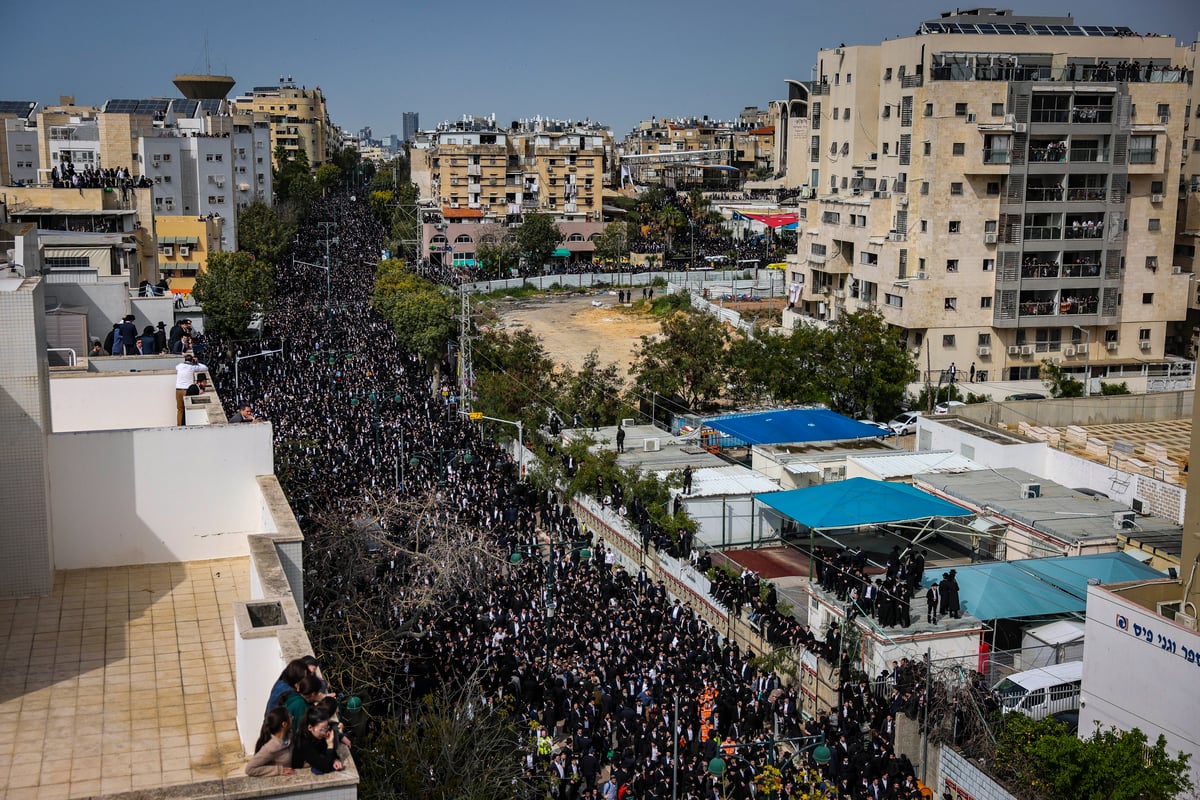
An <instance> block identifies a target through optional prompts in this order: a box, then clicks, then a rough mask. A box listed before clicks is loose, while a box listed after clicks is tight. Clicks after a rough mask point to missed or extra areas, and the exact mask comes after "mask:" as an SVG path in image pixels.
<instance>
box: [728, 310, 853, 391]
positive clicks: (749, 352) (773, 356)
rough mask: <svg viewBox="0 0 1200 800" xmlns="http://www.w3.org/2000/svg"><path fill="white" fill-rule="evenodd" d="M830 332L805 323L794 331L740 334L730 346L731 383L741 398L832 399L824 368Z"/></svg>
mask: <svg viewBox="0 0 1200 800" xmlns="http://www.w3.org/2000/svg"><path fill="white" fill-rule="evenodd" d="M830 339H831V337H830V334H829V333H828V332H827V331H826V330H824V329H822V328H818V327H817V326H815V325H804V324H801V325H799V326H797V327H796V329H795V330H793V331H792V332H791V334H790V335H788V334H783V333H774V332H771V331H764V332H761V333H759V335H758V336H756V337H754V338H753V339H751V338H750V337H748V336H737V337H735V338H734V340H733V344H732V345H731V346H730V348H729V354H728V365H729V383H730V392H731V394H732V395H733V396H734V398H736V399H738V400H741V401H773V402H776V403H785V404H793V403H818V402H826V401H827V399H828V387H827V384H826V381H825V376H824V371H825V367H826V360H827V359H826V354H827V353H828V351H829V346H830V345H829V343H830Z"/></svg>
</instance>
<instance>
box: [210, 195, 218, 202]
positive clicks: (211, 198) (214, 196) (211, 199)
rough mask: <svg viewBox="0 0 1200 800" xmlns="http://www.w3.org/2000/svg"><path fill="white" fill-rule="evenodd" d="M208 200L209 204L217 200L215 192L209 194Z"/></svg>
mask: <svg viewBox="0 0 1200 800" xmlns="http://www.w3.org/2000/svg"><path fill="white" fill-rule="evenodd" d="M208 202H209V203H210V204H211V203H216V202H217V196H216V195H215V194H210V195H209V196H208Z"/></svg>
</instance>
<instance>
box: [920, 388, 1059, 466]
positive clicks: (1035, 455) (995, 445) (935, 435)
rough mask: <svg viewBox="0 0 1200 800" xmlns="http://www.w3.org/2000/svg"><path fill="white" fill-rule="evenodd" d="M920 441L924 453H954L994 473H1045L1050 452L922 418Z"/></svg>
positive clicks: (1033, 444) (1035, 444)
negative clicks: (1010, 470) (1006, 469)
mask: <svg viewBox="0 0 1200 800" xmlns="http://www.w3.org/2000/svg"><path fill="white" fill-rule="evenodd" d="M986 405H994V404H986ZM1023 405H1024V404H1023ZM980 407H981V405H974V406H963V408H980ZM956 410H962V409H956ZM1067 424H1074V423H1067ZM1014 438H1016V437H1014ZM917 441H918V443H919V445H920V449H921V450H951V451H953V452H955V453H958V454H959V455H963V456H966V457H967V458H969V459H971V460H972V461H975V462H977V463H979V464H982V465H984V466H986V467H990V468H992V469H1003V468H1004V467H1016V468H1018V469H1023V470H1025V471H1027V472H1032V473H1034V474H1040V472H1041V470H1042V469H1044V463H1045V458H1046V450H1047V449H1048V446H1047V444H1046V443H1045V442H1020V443H1016V442H1008V443H1000V442H993V441H989V440H987V439H984V438H982V437H980V436H976V435H974V434H973V433H971V432H969V431H963V430H960V429H958V428H952V427H950V426H949V425H943V424H941V423H940V422H939V421H938V420H937V419H936V418H929V417H921V418H920V419H919V420H918V422H917ZM1047 477H1049V476H1047Z"/></svg>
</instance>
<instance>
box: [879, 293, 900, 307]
mask: <svg viewBox="0 0 1200 800" xmlns="http://www.w3.org/2000/svg"><path fill="white" fill-rule="evenodd" d="M883 302H884V303H886V304H887V305H889V306H891V307H892V308H904V298H903V297H901V296H900V295H898V294H887V293H886V292H885V293H884V295H883Z"/></svg>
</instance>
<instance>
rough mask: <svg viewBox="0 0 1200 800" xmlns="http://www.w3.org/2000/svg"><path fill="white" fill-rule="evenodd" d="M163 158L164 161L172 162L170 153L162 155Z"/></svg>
mask: <svg viewBox="0 0 1200 800" xmlns="http://www.w3.org/2000/svg"><path fill="white" fill-rule="evenodd" d="M162 157H163V159H162V160H163V161H170V160H171V154H170V153H163V154H162Z"/></svg>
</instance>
